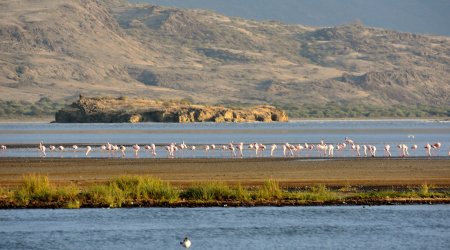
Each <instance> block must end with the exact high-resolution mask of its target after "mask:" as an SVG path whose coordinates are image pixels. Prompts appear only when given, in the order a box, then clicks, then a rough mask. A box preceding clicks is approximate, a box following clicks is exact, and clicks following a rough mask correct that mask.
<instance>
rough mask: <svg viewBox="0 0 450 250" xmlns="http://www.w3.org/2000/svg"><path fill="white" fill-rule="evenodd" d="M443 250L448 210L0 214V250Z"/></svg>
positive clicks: (449, 244) (449, 237)
mask: <svg viewBox="0 0 450 250" xmlns="http://www.w3.org/2000/svg"><path fill="white" fill-rule="evenodd" d="M184 236H189V238H190V239H191V241H192V247H191V249H226V250H229V249H246V250H251V249H450V206H448V205H429V206H427V205H420V206H372V207H370V206H365V207H363V206H331V207H256V208H230V207H228V208H134V209H81V210H64V209H60V210H52V209H47V210H42V209H20V210H0V239H1V240H0V249H182V247H181V246H180V245H179V242H180V240H181V239H182V238H183V237H184Z"/></svg>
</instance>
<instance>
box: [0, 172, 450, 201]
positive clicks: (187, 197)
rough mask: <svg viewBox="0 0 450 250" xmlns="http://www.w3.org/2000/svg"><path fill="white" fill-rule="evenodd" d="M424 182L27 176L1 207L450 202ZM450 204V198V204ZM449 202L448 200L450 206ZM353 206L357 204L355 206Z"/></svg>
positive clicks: (0, 195)
mask: <svg viewBox="0 0 450 250" xmlns="http://www.w3.org/2000/svg"><path fill="white" fill-rule="evenodd" d="M433 189H435V188H434V187H432V186H430V185H427V184H423V185H422V186H420V187H417V188H415V189H409V190H407V191H395V190H381V191H368V192H358V191H356V189H355V188H352V187H351V186H349V185H346V186H345V187H341V188H338V189H336V191H332V190H330V189H329V188H327V187H326V186H325V185H323V184H322V185H315V186H312V187H306V188H305V189H304V190H295V191H293V190H287V189H282V188H281V187H280V184H279V182H278V181H275V180H266V181H265V182H264V183H263V185H261V186H259V187H252V188H244V187H242V186H241V185H240V184H237V185H234V186H230V185H227V184H225V183H223V182H204V183H197V184H194V185H192V186H189V187H186V188H184V189H176V188H174V187H172V186H171V185H170V184H169V183H168V182H164V181H161V180H159V179H155V178H152V177H142V176H122V177H118V178H113V179H111V180H109V181H108V182H107V183H104V184H96V185H92V186H89V187H86V188H84V189H80V188H79V187H77V186H75V185H73V184H71V185H68V186H64V187H56V186H54V185H52V184H51V183H50V181H49V179H48V177H47V176H41V175H27V176H24V180H23V183H22V185H21V186H19V187H17V188H14V189H6V188H0V207H2V208H17V207H52V208H53V207H59V208H80V207H123V206H126V207H130V206H155V205H156V206H167V205H170V206H185V205H188V206H192V205H205V204H206V205H207V206H211V205H214V204H228V203H229V204H240V205H280V204H281V205H282V204H286V205H302V204H303V205H307V204H342V203H346V202H350V204H383V203H382V202H386V201H391V200H392V199H399V198H401V199H405V198H406V199H416V200H419V201H420V199H423V198H447V199H450V191H448V190H447V191H439V192H437V191H433ZM449 201H450V200H449ZM449 201H447V202H449ZM352 202H353V203H352Z"/></svg>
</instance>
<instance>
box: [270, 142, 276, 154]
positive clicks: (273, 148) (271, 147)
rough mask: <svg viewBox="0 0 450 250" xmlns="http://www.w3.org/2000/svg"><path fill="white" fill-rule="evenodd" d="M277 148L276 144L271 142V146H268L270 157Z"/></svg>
mask: <svg viewBox="0 0 450 250" xmlns="http://www.w3.org/2000/svg"><path fill="white" fill-rule="evenodd" d="M276 149H277V145H276V144H272V146H270V157H273V152H274V151H275V150H276Z"/></svg>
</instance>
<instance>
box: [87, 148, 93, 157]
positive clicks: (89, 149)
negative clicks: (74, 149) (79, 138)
mask: <svg viewBox="0 0 450 250" xmlns="http://www.w3.org/2000/svg"><path fill="white" fill-rule="evenodd" d="M91 150H92V148H91V146H86V157H88V156H89V153H90V152H91Z"/></svg>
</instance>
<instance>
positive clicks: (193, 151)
mask: <svg viewBox="0 0 450 250" xmlns="http://www.w3.org/2000/svg"><path fill="white" fill-rule="evenodd" d="M195 149H196V147H195V146H194V145H192V146H191V151H192V157H194V158H195Z"/></svg>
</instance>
